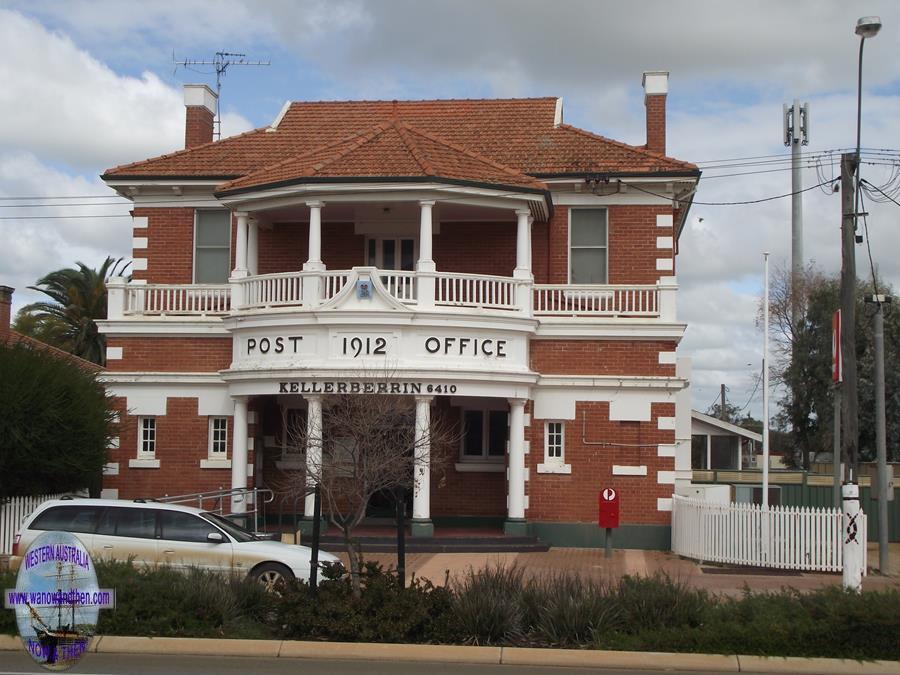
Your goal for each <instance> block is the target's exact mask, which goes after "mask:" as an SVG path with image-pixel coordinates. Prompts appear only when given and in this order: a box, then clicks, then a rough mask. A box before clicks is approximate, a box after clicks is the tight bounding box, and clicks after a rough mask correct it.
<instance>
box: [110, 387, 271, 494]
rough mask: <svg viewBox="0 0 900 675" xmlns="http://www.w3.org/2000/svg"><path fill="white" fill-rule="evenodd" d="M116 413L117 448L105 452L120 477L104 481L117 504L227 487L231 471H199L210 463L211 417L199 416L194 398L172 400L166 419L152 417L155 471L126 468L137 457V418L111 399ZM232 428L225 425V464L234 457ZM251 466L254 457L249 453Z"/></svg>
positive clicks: (229, 485) (119, 400) (116, 400)
mask: <svg viewBox="0 0 900 675" xmlns="http://www.w3.org/2000/svg"><path fill="white" fill-rule="evenodd" d="M115 408H116V409H117V410H118V411H119V419H120V429H119V447H118V448H116V449H112V450H109V459H108V461H110V462H118V464H119V475H118V476H104V477H103V487H104V488H116V489H118V490H119V498H120V499H136V498H138V497H162V496H164V495H177V494H188V493H191V492H211V491H213V490H218V489H220V488H222V489H228V488H230V487H231V469H201V468H200V460H203V459H207V458H208V457H209V417H207V416H205V415H203V416H201V415H198V413H197V399H196V398H175V397H171V398H169V399H168V401H167V402H166V414H165V415H158V416H156V459H158V460H159V468H158V469H137V468H134V469H133V468H129V466H128V460H130V459H135V458H136V457H137V448H138V446H137V443H138V418H139V417H140V415H130V414H128V411H127V406H126V402H125V399H124V398H117V399H115ZM233 438H234V426H233V424H232V419H231V418H230V417H229V421H228V458H229V459H231V457H232V445H231V444H232V439H233ZM249 461H250V462H251V463H252V461H253V452H252V451H250V453H249Z"/></svg>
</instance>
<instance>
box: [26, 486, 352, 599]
mask: <svg viewBox="0 0 900 675" xmlns="http://www.w3.org/2000/svg"><path fill="white" fill-rule="evenodd" d="M47 530H56V531H62V532H70V533H72V534H73V535H75V536H76V537H77V538H78V539H79V540H80V541H81V543H82V544H84V547H85V548H86V549H87V550H88V552H89V553H90V554H91V558H92V559H93V560H95V561H96V560H106V559H112V560H121V561H126V560H129V559H131V560H133V561H134V563H135V564H143V565H169V566H171V567H173V568H175V569H185V568H188V567H198V568H201V569H205V570H210V571H215V572H223V573H238V574H247V575H248V576H250V577H251V578H252V579H256V580H258V581H259V582H260V583H262V584H265V585H266V586H267V587H270V588H272V587H275V586H277V585H278V584H280V583H282V582H284V581H291V580H293V579H300V580H303V581H309V571H310V556H311V554H312V549H311V548H309V547H308V546H298V545H293V544H284V543H282V542H279V541H269V540H263V539H260V538H258V537H256V536H255V535H254V534H253V533H252V532H249V531H248V530H245V529H244V528H242V527H240V526H239V525H237V524H236V523H234V522H232V521H231V520H229V519H227V518H224V517H222V516H220V515H218V514H216V513H211V512H209V511H201V510H200V509H196V508H193V507H190V506H181V505H177V504H164V503H160V502H153V501H146V502H143V501H138V502H134V501H128V500H120V499H54V500H50V501H46V502H44V503H43V504H41V505H40V506H39V507H38V508H37V509H35V511H34V513H32V514H31V515H30V516H28V517H27V518H26V519H25V520H24V522H23V523H22V527H21V529H20V530H19V532H18V533H17V534H16V538H15V544H14V545H13V556H12V558H11V559H10V567H11V569H13V570H15V569H18V566H19V565H20V564H21V561H22V556H23V555H24V554H25V552H26V551H27V550H28V547H29V546H30V545H31V542H32V541H34V539H35V538H36V537H37V536H38V535H39V534H40V533H41V532H44V531H47ZM335 562H339V560H338V558H337V556H334V555H332V554H331V553H326V552H324V551H319V564H320V565H322V564H323V563H335ZM321 578H322V577H321V575H319V579H321Z"/></svg>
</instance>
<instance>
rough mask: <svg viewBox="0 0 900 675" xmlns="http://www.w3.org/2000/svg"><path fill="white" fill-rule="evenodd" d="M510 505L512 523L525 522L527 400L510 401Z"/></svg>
mask: <svg viewBox="0 0 900 675" xmlns="http://www.w3.org/2000/svg"><path fill="white" fill-rule="evenodd" d="M508 479H509V497H508V499H509V503H508V504H507V511H508V516H507V519H508V520H510V521H524V520H525V399H524V398H511V399H509V474H508Z"/></svg>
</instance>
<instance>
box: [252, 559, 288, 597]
mask: <svg viewBox="0 0 900 675" xmlns="http://www.w3.org/2000/svg"><path fill="white" fill-rule="evenodd" d="M250 576H251V577H252V578H253V580H254V581H256V582H257V583H259V584H260V585H261V586H263V587H264V588H265V589H266V590H267V591H268V592H269V593H281V591H283V590H284V588H285V586H287V585H288V584H289V583H290V582H292V581H293V580H294V573H293V572H291V571H290V570H289V569H288V568H287V567H285V566H284V565H282V564H280V563H263V564H262V565H260V566H259V567H257V568H255V569H254V570H253V571H252V572H251V573H250Z"/></svg>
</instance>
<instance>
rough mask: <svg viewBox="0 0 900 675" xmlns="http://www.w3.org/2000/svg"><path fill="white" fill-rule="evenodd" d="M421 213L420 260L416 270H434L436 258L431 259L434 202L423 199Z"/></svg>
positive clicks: (420, 203) (420, 204)
mask: <svg viewBox="0 0 900 675" xmlns="http://www.w3.org/2000/svg"><path fill="white" fill-rule="evenodd" d="M419 206H420V207H421V215H420V218H419V262H418V264H417V265H416V270H417V271H419V272H434V260H432V259H431V235H432V231H433V210H432V207H433V206H434V202H430V201H421V202H419Z"/></svg>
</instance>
